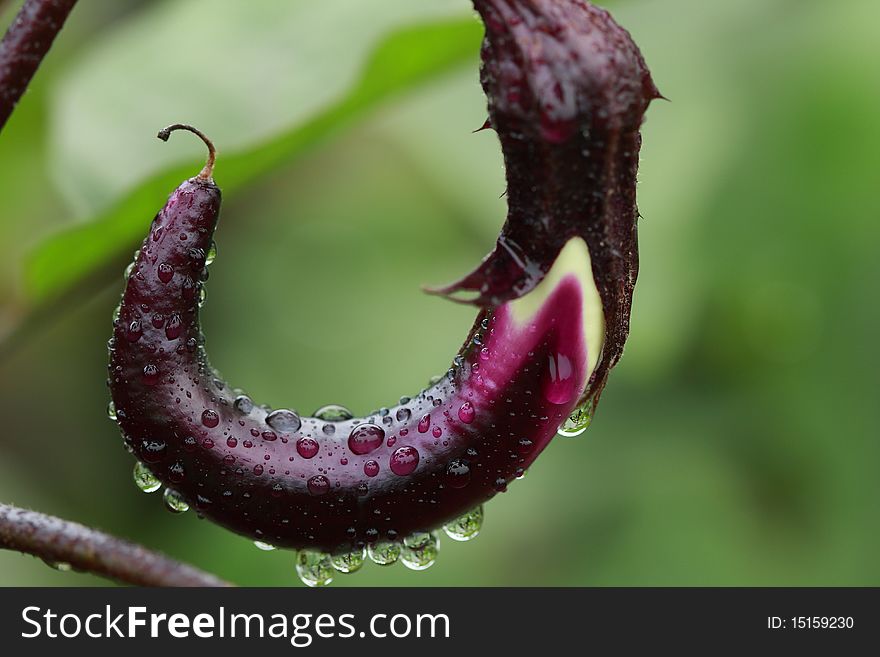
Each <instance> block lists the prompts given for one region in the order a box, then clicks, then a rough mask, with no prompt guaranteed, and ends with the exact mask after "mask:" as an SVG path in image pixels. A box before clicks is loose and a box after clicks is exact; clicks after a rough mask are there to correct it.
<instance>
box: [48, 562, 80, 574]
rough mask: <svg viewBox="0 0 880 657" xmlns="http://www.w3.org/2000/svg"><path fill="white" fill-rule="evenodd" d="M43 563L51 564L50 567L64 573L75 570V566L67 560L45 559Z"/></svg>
mask: <svg viewBox="0 0 880 657" xmlns="http://www.w3.org/2000/svg"><path fill="white" fill-rule="evenodd" d="M43 563H44V564H46V565H47V566H49V568H52V569H54V570H58V571H60V572H62V573H68V572H70V571H71V570H73V566H71V565H70V564H69V563H67V562H66V561H51V560H49V559H43Z"/></svg>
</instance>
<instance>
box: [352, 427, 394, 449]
mask: <svg viewBox="0 0 880 657" xmlns="http://www.w3.org/2000/svg"><path fill="white" fill-rule="evenodd" d="M384 440H385V430H384V429H383V428H382V427H380V426H378V425H375V424H370V423H365V424H359V425H358V426H356V427H355V428H354V429H352V432H351V434H350V435H349V437H348V448H349V449H350V450H351V451H352V452H353V453H354V454H357V455H359V456H360V455H363V454H369V453H370V452H372V451H374V450H376V449H378V448H379V447H381V446H382V442H383V441H384Z"/></svg>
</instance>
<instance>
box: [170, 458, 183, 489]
mask: <svg viewBox="0 0 880 657" xmlns="http://www.w3.org/2000/svg"><path fill="white" fill-rule="evenodd" d="M185 478H186V470H184V468H183V463H180V462H177V463H172V464H171V465H169V466H168V480H169V481H173V482H174V483H175V484H179V483H180V482H181V481H183V480H184V479H185Z"/></svg>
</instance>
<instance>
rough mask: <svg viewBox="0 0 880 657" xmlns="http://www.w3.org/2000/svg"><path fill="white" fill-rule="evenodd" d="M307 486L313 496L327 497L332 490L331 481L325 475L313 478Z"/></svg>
mask: <svg viewBox="0 0 880 657" xmlns="http://www.w3.org/2000/svg"><path fill="white" fill-rule="evenodd" d="M306 485H307V486H308V488H309V492H310V493H311V494H312V495H325V494H326V493H327V492H328V491H329V490H330V480H329V479H327V477H325V476H324V475H315V476H314V477H311V478H310V479H309V480H308V481H307V482H306Z"/></svg>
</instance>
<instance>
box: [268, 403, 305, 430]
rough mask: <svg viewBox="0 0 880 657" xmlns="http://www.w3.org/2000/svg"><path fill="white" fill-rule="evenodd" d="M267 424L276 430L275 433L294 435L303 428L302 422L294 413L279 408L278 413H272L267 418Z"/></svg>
mask: <svg viewBox="0 0 880 657" xmlns="http://www.w3.org/2000/svg"><path fill="white" fill-rule="evenodd" d="M266 424H268V425H269V426H270V427H272V428H273V429H275V431H282V432H285V433H293V432H295V431H299V428H300V427H301V426H302V420H300V418H299V415H298V414H297V413H295V412H294V411H291V410H289V409H286V408H279V409H278V410H277V411H272V412H271V413H269V415H267V416H266Z"/></svg>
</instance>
